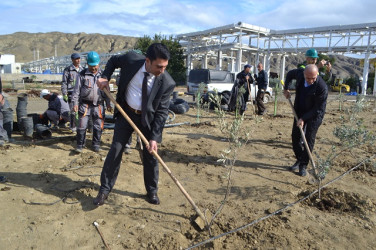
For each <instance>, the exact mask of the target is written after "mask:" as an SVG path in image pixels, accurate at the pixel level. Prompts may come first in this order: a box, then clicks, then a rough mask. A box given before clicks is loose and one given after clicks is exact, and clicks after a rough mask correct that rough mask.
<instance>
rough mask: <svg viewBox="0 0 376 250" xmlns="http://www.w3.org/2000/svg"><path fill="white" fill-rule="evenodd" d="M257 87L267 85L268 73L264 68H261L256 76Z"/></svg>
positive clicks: (265, 86) (262, 87)
mask: <svg viewBox="0 0 376 250" xmlns="http://www.w3.org/2000/svg"><path fill="white" fill-rule="evenodd" d="M256 81H257V86H258V89H264V90H265V89H266V88H267V87H268V74H267V73H266V71H265V70H261V71H260V72H259V73H258V76H257V78H256Z"/></svg>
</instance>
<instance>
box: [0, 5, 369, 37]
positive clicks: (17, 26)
mask: <svg viewBox="0 0 376 250" xmlns="http://www.w3.org/2000/svg"><path fill="white" fill-rule="evenodd" d="M375 12H376V1H375V0H333V1H330V0H326V1H325V0H322V1H316V0H237V1H235V0H227V1H226V0H216V1H212V0H209V1H205V0H200V1H198V0H183V1H179V0H137V1H135V0H100V1H99V0H91V1H87V0H52V1H50V0H2V1H0V20H1V22H0V35H4V34H12V33H14V32H19V31H24V32H30V33H37V32H51V31H59V32H64V33H79V32H85V33H101V34H113V35H124V36H137V37H140V36H144V35H149V36H153V35H154V34H162V35H177V34H182V33H188V32H195V31H200V30H205V29H210V28H214V27H218V26H222V25H227V24H232V23H237V22H239V21H242V22H245V23H248V24H253V25H257V26H261V27H265V28H269V29H277V30H279V29H293V28H308V27H318V26H328V25H339V24H342V25H345V24H357V23H370V22H376V13H375Z"/></svg>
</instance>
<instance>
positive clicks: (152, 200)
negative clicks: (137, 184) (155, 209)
mask: <svg viewBox="0 0 376 250" xmlns="http://www.w3.org/2000/svg"><path fill="white" fill-rule="evenodd" d="M147 196H148V202H149V203H151V204H154V205H159V204H160V201H159V198H158V195H157V194H156V193H150V194H148V195H147Z"/></svg>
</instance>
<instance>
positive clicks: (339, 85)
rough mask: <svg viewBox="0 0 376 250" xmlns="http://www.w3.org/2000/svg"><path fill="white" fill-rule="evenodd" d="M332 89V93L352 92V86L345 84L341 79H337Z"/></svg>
mask: <svg viewBox="0 0 376 250" xmlns="http://www.w3.org/2000/svg"><path fill="white" fill-rule="evenodd" d="M330 87H331V89H332V91H337V92H343V93H349V92H350V86H349V85H347V84H345V83H343V79H341V78H337V79H335V81H334V83H333V84H332V85H331V86H330Z"/></svg>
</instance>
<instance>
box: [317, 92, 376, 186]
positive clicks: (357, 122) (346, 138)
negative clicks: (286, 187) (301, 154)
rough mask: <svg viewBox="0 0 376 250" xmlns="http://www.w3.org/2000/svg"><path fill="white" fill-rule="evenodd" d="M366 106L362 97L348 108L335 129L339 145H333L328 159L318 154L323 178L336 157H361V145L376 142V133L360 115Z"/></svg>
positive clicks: (319, 168) (320, 172) (319, 167)
mask: <svg viewBox="0 0 376 250" xmlns="http://www.w3.org/2000/svg"><path fill="white" fill-rule="evenodd" d="M366 106H367V103H366V101H365V100H364V98H360V99H359V100H358V101H357V102H355V103H354V105H352V106H351V107H350V108H349V109H347V110H346V112H345V115H346V116H345V115H343V116H341V118H340V120H341V121H340V124H339V125H338V126H336V127H335V128H334V130H333V134H334V136H335V137H337V138H338V139H339V143H338V145H337V146H332V148H331V150H330V153H329V154H328V155H327V157H326V159H322V158H320V157H319V156H318V166H317V168H318V171H319V177H320V178H321V179H323V178H325V176H326V174H327V173H328V172H329V170H330V168H331V166H332V163H333V161H334V159H335V158H337V157H338V156H340V155H343V154H345V153H351V154H353V155H354V157H357V158H359V157H361V155H362V154H355V153H354V152H355V151H356V150H361V146H364V145H373V144H374V143H375V142H376V135H375V134H373V133H372V132H371V131H369V130H368V128H367V127H366V126H365V125H364V124H363V123H364V122H363V119H362V118H361V117H360V113H361V112H362V111H363V110H364V108H366Z"/></svg>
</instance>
